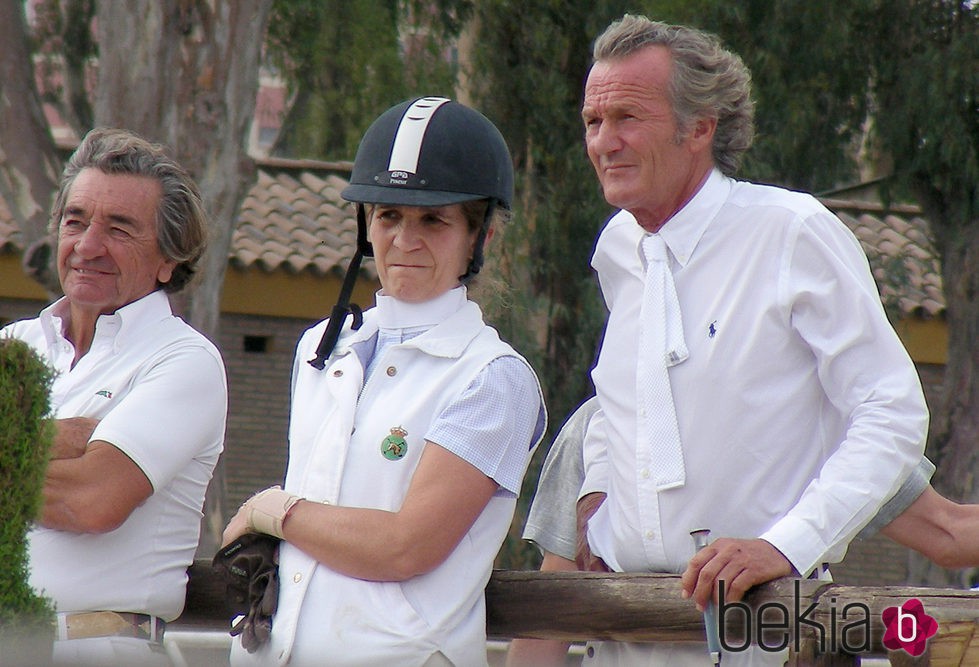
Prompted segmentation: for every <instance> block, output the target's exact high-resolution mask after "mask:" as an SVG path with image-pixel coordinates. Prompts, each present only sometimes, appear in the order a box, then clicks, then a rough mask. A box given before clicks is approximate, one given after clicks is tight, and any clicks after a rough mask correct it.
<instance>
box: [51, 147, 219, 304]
mask: <svg viewBox="0 0 979 667" xmlns="http://www.w3.org/2000/svg"><path fill="white" fill-rule="evenodd" d="M83 169H98V170H99V171H101V172H103V173H105V174H125V175H131V176H145V177H148V178H153V179H156V180H157V181H158V182H159V183H160V186H161V189H162V192H163V194H162V196H161V197H160V205H159V208H158V209H157V212H156V237H157V244H158V245H159V248H160V252H161V253H162V254H163V256H164V257H166V258H167V259H169V260H172V261H174V262H176V266H175V267H174V270H173V276H172V277H171V278H170V281H169V282H167V283H166V284H164V285H162V287H163V289H164V291H166V292H178V291H180V290H181V289H183V288H184V287H185V286H186V285H187V283H189V282H190V280H191V278H192V277H193V276H194V272H195V271H196V267H197V262H198V261H199V260H200V258H201V256H203V254H204V250H205V248H206V247H207V237H208V221H207V214H206V213H205V212H204V205H203V204H202V202H201V194H200V190H199V189H198V188H197V184H196V183H195V182H194V179H192V178H191V177H190V175H189V174H188V173H187V172H186V170H184V168H183V167H181V166H180V165H179V164H177V162H176V161H175V160H174V159H173V158H171V157H170V156H169V155H167V153H166V150H165V149H164V148H163V146H161V145H159V144H153V143H150V142H148V141H146V140H145V139H143V138H142V137H140V136H138V135H136V134H135V133H133V132H130V131H129V130H122V129H110V128H97V129H94V130H92V131H90V132H89V133H88V134H86V135H85V138H84V139H82V142H81V144H79V146H78V148H77V149H75V152H74V153H72V155H71V157H70V158H69V159H68V164H67V165H65V169H64V172H63V173H62V176H61V186H60V188H59V189H58V196H57V198H56V199H55V202H54V208H53V209H52V211H51V229H52V231H53V232H55V233H56V232H57V229H58V226H59V225H60V224H61V218H62V216H63V215H64V212H65V204H66V200H67V198H68V191H69V190H70V189H71V186H72V184H73V183H74V182H75V178H76V177H77V176H78V174H79V173H80V172H81V171H82V170H83Z"/></svg>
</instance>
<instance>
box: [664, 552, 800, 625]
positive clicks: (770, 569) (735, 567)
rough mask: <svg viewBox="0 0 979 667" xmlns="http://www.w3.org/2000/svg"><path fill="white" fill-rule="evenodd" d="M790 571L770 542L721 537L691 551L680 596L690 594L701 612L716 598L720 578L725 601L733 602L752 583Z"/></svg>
mask: <svg viewBox="0 0 979 667" xmlns="http://www.w3.org/2000/svg"><path fill="white" fill-rule="evenodd" d="M792 572H793V568H792V564H791V563H789V561H788V559H786V557H785V556H783V555H782V552H781V551H779V550H778V549H776V548H775V547H774V546H772V545H771V544H770V543H769V542H766V541H765V540H762V539H750V540H745V539H735V538H730V537H722V538H719V539H717V540H714V541H713V542H711V543H710V544H709V545H707V546H706V547H704V548H703V549H701V550H700V551H698V552H697V553H696V554H694V557H693V558H691V559H690V563H689V564H687V569H686V570H685V571H684V572H683V576H682V577H681V579H680V581H681V583H682V585H683V597H685V598H690V597H692V598H693V600H694V602H696V603H697V609H699V610H701V611H703V610H704V609H705V608H706V607H707V603H708V602H710V601H711V600H716V599H717V595H718V591H719V589H718V585H719V582H720V581H723V582H724V599H725V601H730V602H736V601H738V600H740V599H741V598H742V597H744V594H745V593H746V592H747V590H748V589H749V588H751V587H752V586H755V585H757V584H763V583H765V582H766V581H771V580H772V579H778V578H779V577H787V576H789V575H790V574H792Z"/></svg>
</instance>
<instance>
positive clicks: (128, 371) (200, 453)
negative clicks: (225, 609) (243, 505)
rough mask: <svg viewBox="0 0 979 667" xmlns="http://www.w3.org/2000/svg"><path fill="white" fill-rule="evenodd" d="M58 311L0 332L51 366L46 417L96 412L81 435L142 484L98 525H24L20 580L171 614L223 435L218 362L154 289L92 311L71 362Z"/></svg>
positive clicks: (67, 595)
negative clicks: (119, 460) (24, 573)
mask: <svg viewBox="0 0 979 667" xmlns="http://www.w3.org/2000/svg"><path fill="white" fill-rule="evenodd" d="M67 311H68V303H67V301H66V300H64V299H61V300H59V301H57V302H56V303H54V304H52V305H51V306H49V307H47V308H45V309H44V310H43V311H41V313H40V315H39V317H38V318H36V319H33V320H25V321H22V322H15V323H13V324H11V325H9V326H8V327H5V328H4V329H3V330H2V332H0V335H5V336H12V337H15V338H19V339H21V340H23V341H25V342H27V343H29V344H30V345H31V346H32V347H33V348H34V349H35V350H37V352H38V353H39V354H40V355H41V356H42V357H43V358H44V359H46V360H47V361H48V362H49V363H50V364H51V365H52V366H53V367H54V368H55V370H56V371H57V372H58V375H57V377H56V379H55V381H54V385H53V388H52V401H51V403H52V411H53V416H54V417H56V418H67V417H92V418H95V419H99V420H101V421H100V422H99V425H98V426H97V427H96V429H95V432H94V433H93V434H92V440H103V441H105V442H109V443H111V444H112V445H114V446H115V447H117V448H119V449H120V450H121V451H122V452H123V453H125V454H126V455H127V456H129V457H130V458H131V459H132V460H133V462H134V463H136V465H137V466H139V468H140V469H141V470H142V471H143V472H144V473H145V474H146V477H147V478H148V479H149V481H150V483H151V484H152V485H153V494H152V495H151V496H150V497H149V499H148V500H147V501H146V502H145V503H143V504H142V505H141V506H139V507H137V508H136V509H135V510H134V511H133V513H132V514H131V515H130V516H129V518H128V519H127V520H126V521H125V522H124V523H123V524H122V525H121V526H120V527H119V528H117V529H115V530H113V531H111V532H108V533H103V534H81V533H72V532H67V531H63V530H53V529H49V528H43V527H36V528H34V529H33V530H32V531H31V533H30V535H29V538H30V562H31V578H30V581H31V585H32V586H33V587H34V588H35V589H36V590H37V591H38V592H40V593H42V594H44V595H45V596H47V597H50V598H51V599H52V600H53V601H54V602H55V604H56V606H57V609H58V611H96V610H111V611H130V612H138V613H145V614H153V615H155V616H160V617H161V618H163V619H165V620H172V619H174V618H176V617H177V616H178V615H179V614H180V612H181V610H182V608H183V603H184V594H185V589H186V583H187V575H186V570H187V567H188V566H189V565H190V563H191V561H192V560H193V558H194V552H195V550H196V549H197V542H198V538H199V534H200V521H201V516H202V512H201V510H202V507H203V503H204V493H205V491H206V489H207V485H208V482H209V481H210V479H211V472H212V471H213V469H214V466H215V464H216V463H217V460H218V455H219V454H220V453H221V449H222V446H223V442H224V425H225V417H226V414H227V381H226V379H225V372H224V364H223V363H222V361H221V356H220V354H219V353H218V351H217V349H216V348H215V347H214V345H212V344H211V342H210V341H208V340H207V339H206V338H205V337H204V336H202V335H201V334H200V333H198V332H197V331H195V330H194V329H192V328H191V327H190V326H189V325H187V324H186V323H184V322H183V320H181V319H180V318H178V317H175V316H174V315H173V314H172V311H171V310H170V304H169V301H168V300H167V297H166V295H165V294H164V293H163V292H162V291H157V292H153V293H151V294H149V295H148V296H145V297H143V298H142V299H140V300H138V301H135V302H133V303H131V304H128V305H127V306H125V307H123V308H120V309H119V310H118V311H116V312H115V313H114V314H112V315H102V316H101V317H99V319H98V322H97V324H96V329H95V338H94V340H93V341H92V347H91V349H90V350H89V352H88V353H87V354H86V355H85V356H83V357H82V358H81V359H80V360H79V361H78V363H77V364H76V365H75V367H74V368H72V367H71V362H72V359H73V358H74V355H75V351H74V348H73V347H72V344H71V343H70V342H69V341H68V340H67V339H66V338H65V337H64V334H63V331H64V327H65V319H64V318H65V316H66V315H67Z"/></svg>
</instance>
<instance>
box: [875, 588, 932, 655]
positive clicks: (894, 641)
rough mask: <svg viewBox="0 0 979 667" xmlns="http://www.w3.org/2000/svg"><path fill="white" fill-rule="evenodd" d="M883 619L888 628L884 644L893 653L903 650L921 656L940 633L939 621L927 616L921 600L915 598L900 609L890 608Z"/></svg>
mask: <svg viewBox="0 0 979 667" xmlns="http://www.w3.org/2000/svg"><path fill="white" fill-rule="evenodd" d="M881 618H882V619H883V621H884V627H885V628H886V631H885V632H884V639H883V640H882V643H883V644H884V646H885V647H886V648H888V649H890V650H891V651H896V650H897V649H903V650H904V651H907V652H908V653H909V654H910V655H912V656H919V655H921V654H922V653H924V652H925V647H926V646H927V644H928V640H929V639H930V638H931V637H933V636H934V635H935V633H937V632H938V621H936V620H935V619H934V618H932V617H931V616H929V615H928V614H926V613H925V608H924V606H923V605H922V604H921V600H918V599H915V598H912V599H910V600H908V601H907V602H905V603H904V604H902V605H901V606H900V607H888V608H887V609H885V610H884V613H883V614H882V615H881Z"/></svg>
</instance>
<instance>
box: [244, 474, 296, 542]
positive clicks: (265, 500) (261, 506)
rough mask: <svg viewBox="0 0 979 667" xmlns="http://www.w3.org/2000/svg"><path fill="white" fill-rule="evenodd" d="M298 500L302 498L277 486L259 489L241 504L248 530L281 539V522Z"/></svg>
mask: <svg viewBox="0 0 979 667" xmlns="http://www.w3.org/2000/svg"><path fill="white" fill-rule="evenodd" d="M300 500H302V498H300V497H299V496H294V495H292V494H291V493H289V492H288V491H283V490H282V487H279V486H271V487H269V488H267V489H265V490H264V491H259V492H258V493H256V494H255V495H254V496H252V497H251V498H249V499H248V500H247V501H245V504H244V505H243V506H242V509H244V510H245V519H246V520H247V521H248V528H249V530H252V531H254V532H256V533H265V534H266V535H274V536H275V537H278V538H279V539H282V522H283V521H285V518H286V515H287V514H289V510H291V509H292V508H293V506H294V505H295V504H296V503H298V502H299V501H300Z"/></svg>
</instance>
